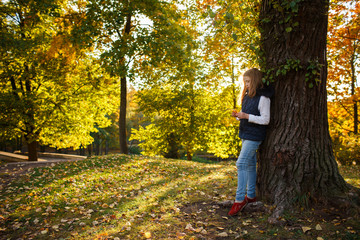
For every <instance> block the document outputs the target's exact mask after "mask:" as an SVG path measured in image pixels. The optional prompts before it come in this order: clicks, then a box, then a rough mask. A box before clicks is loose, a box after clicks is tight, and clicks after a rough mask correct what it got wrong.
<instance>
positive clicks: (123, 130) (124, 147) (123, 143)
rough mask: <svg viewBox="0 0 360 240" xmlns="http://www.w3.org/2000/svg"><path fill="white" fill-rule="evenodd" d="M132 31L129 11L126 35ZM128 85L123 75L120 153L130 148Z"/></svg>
mask: <svg viewBox="0 0 360 240" xmlns="http://www.w3.org/2000/svg"><path fill="white" fill-rule="evenodd" d="M130 31H131V13H128V15H127V18H126V24H125V29H124V35H125V37H127V36H128V35H129V34H130ZM122 64H125V58H123V60H122ZM126 96H127V86H126V76H123V77H121V87H120V116H119V138H120V139H119V140H120V153H123V154H128V153H129V149H128V145H127V137H126V105H127V100H126Z"/></svg>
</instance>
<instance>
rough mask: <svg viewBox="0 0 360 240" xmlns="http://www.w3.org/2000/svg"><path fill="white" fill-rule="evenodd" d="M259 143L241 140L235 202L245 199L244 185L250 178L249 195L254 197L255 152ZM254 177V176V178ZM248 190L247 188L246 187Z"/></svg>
mask: <svg viewBox="0 0 360 240" xmlns="http://www.w3.org/2000/svg"><path fill="white" fill-rule="evenodd" d="M260 143H261V141H251V140H242V147H241V152H240V155H239V158H238V160H237V161H236V166H237V170H238V186H237V190H236V197H235V201H236V202H241V201H243V200H244V198H245V194H246V185H247V184H248V178H249V177H250V178H251V180H250V184H252V186H250V188H251V189H250V194H253V195H254V196H249V197H255V183H254V181H253V180H254V178H255V182H256V151H257V149H258V148H259V145H260ZM254 159H255V172H254V163H253V162H254ZM254 175H255V176H254ZM248 189H249V186H248Z"/></svg>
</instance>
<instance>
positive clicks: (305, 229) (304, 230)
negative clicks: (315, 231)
mask: <svg viewBox="0 0 360 240" xmlns="http://www.w3.org/2000/svg"><path fill="white" fill-rule="evenodd" d="M301 228H302V230H303V232H304V233H306V232H307V231H310V230H311V228H309V227H301Z"/></svg>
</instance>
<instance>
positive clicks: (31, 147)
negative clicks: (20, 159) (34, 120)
mask: <svg viewBox="0 0 360 240" xmlns="http://www.w3.org/2000/svg"><path fill="white" fill-rule="evenodd" d="M27 144H28V158H29V161H37V160H38V154H37V142H36V141H32V142H28V143H27Z"/></svg>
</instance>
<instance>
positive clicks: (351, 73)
mask: <svg viewBox="0 0 360 240" xmlns="http://www.w3.org/2000/svg"><path fill="white" fill-rule="evenodd" d="M330 3H331V4H330V12H329V33H328V38H329V43H328V49H329V51H328V55H329V78H328V79H329V81H328V93H329V95H330V96H331V97H332V99H333V100H332V101H331V103H329V121H330V129H331V136H332V139H333V141H334V149H335V154H336V157H337V160H338V161H340V162H341V163H342V164H351V163H352V162H353V161H356V162H358V163H359V161H358V159H359V156H360V152H359V151H358V150H357V149H358V147H359V144H360V142H359V141H360V139H359V130H358V124H359V119H358V101H359V94H360V91H359V88H358V79H357V78H358V69H359V67H360V17H359V14H360V3H359V2H358V1H350V0H343V1H335V0H334V1H331V2H330Z"/></svg>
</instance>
